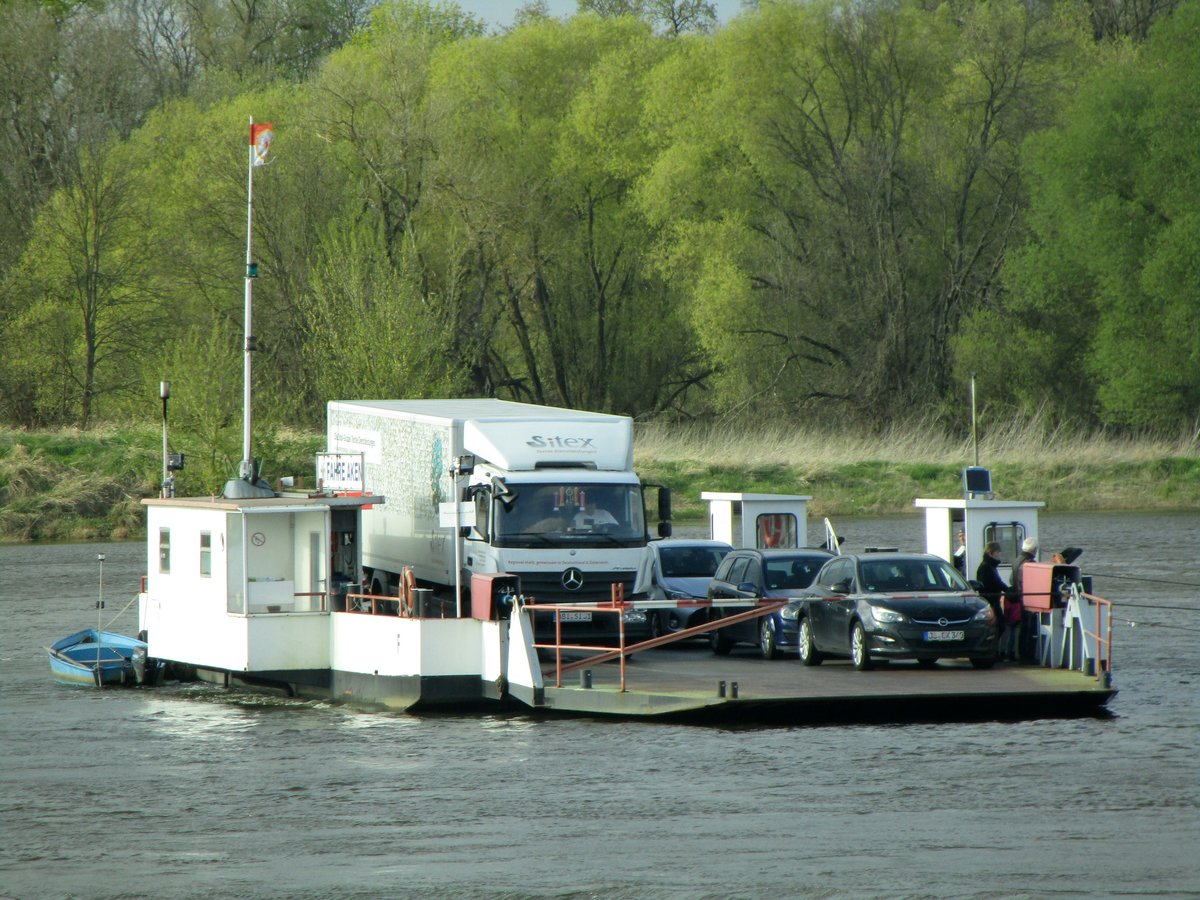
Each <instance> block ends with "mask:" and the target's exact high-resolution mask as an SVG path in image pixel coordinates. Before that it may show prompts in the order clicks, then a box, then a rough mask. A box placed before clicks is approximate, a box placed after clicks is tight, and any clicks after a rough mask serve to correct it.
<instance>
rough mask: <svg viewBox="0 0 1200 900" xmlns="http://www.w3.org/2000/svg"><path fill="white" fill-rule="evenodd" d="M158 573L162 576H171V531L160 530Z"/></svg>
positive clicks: (167, 529)
mask: <svg viewBox="0 0 1200 900" xmlns="http://www.w3.org/2000/svg"><path fill="white" fill-rule="evenodd" d="M158 571H159V574H160V575H170V574H171V529H170V528H160V529H158Z"/></svg>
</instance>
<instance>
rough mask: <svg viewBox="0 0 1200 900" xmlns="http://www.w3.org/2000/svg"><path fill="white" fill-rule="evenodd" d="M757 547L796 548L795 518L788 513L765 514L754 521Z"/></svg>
mask: <svg viewBox="0 0 1200 900" xmlns="http://www.w3.org/2000/svg"><path fill="white" fill-rule="evenodd" d="M755 524H756V525H757V528H756V530H757V532H758V534H757V537H758V546H759V547H763V548H771V547H787V548H789V549H791V548H794V547H795V546H796V517H795V516H794V515H791V514H790V513H766V514H764V515H761V516H759V517H758V518H757V520H756V521H755Z"/></svg>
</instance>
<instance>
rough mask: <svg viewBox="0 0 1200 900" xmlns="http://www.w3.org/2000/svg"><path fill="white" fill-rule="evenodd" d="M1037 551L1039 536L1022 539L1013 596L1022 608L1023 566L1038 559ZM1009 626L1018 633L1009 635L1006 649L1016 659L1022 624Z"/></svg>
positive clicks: (1023, 591) (1018, 655)
mask: <svg viewBox="0 0 1200 900" xmlns="http://www.w3.org/2000/svg"><path fill="white" fill-rule="evenodd" d="M1037 552H1038V542H1037V538H1031V537H1027V538H1025V540H1023V541H1021V554H1020V556H1018V557H1017V561H1016V562H1015V563H1013V570H1012V596H1013V601H1014V603H1016V604H1018V605H1019V606H1020V607H1021V609H1022V610H1023V609H1024V608H1025V588H1024V586H1023V585H1022V578H1021V567H1022V566H1024V565H1025V563H1027V562H1035V561H1036V560H1037ZM1022 618H1023V616H1022ZM1009 628H1013V629H1014V631H1016V633H1015V634H1013V635H1011V636H1009V638H1008V640H1006V641H1005V650H1008V651H1009V654H1008V655H1009V658H1011V659H1013V660H1016V659H1019V658H1020V645H1019V641H1020V632H1019V630H1018V629H1019V628H1020V626H1019V625H1016V626H1014V625H1010V626H1009Z"/></svg>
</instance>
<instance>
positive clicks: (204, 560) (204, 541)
mask: <svg viewBox="0 0 1200 900" xmlns="http://www.w3.org/2000/svg"><path fill="white" fill-rule="evenodd" d="M200 575H201V576H202V577H204V578H208V577H210V576H211V575H212V532H211V531H202V532H200Z"/></svg>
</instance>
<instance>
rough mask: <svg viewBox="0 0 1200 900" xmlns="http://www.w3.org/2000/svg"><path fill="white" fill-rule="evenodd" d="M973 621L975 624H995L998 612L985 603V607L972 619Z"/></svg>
mask: <svg viewBox="0 0 1200 900" xmlns="http://www.w3.org/2000/svg"><path fill="white" fill-rule="evenodd" d="M972 621H974V622H989V623H991V622H995V621H996V611H995V610H994V609H992V607H991V604H989V603H985V604H984V606H983V609H981V610H980V611H979V612H977V613H975V616H974V618H973V619H972Z"/></svg>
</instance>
